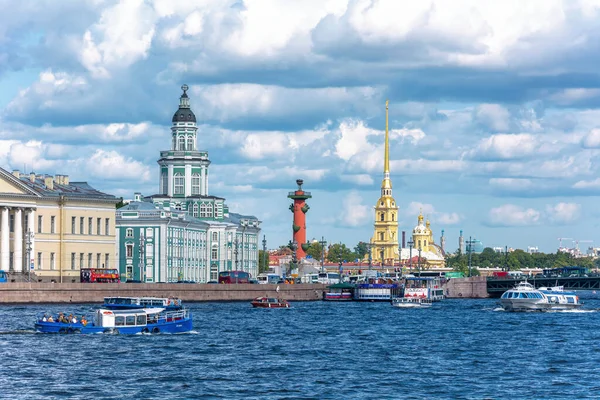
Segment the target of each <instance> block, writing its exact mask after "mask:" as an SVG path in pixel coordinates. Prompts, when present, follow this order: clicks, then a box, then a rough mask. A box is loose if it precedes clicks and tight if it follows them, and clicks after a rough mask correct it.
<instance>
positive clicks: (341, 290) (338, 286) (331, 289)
mask: <svg viewBox="0 0 600 400" xmlns="http://www.w3.org/2000/svg"><path fill="white" fill-rule="evenodd" d="M355 287H356V286H355V285H353V284H351V283H346V282H343V283H335V284H333V285H329V286H327V291H326V292H325V293H323V300H325V301H352V298H353V296H354V289H355Z"/></svg>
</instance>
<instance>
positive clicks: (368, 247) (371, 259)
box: [367, 243, 373, 272]
mask: <svg viewBox="0 0 600 400" xmlns="http://www.w3.org/2000/svg"><path fill="white" fill-rule="evenodd" d="M372 247H373V244H372V243H369V244H367V250H368V251H369V272H371V266H372V265H373V253H372V252H371V248H372Z"/></svg>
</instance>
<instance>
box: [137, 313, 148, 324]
mask: <svg viewBox="0 0 600 400" xmlns="http://www.w3.org/2000/svg"><path fill="white" fill-rule="evenodd" d="M137 325H146V316H145V315H138V316H137Z"/></svg>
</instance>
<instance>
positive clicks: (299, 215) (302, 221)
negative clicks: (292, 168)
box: [288, 179, 312, 260]
mask: <svg viewBox="0 0 600 400" xmlns="http://www.w3.org/2000/svg"><path fill="white" fill-rule="evenodd" d="M303 183H304V181H303V180H302V179H296V184H297V185H298V190H296V191H295V192H289V194H288V197H289V198H290V199H293V200H294V202H293V203H292V204H290V211H291V212H293V213H294V223H293V224H292V231H293V235H292V236H293V238H294V242H296V244H297V246H298V249H297V250H296V258H297V259H298V260H300V259H302V258H305V257H306V251H307V250H308V246H309V244H308V243H306V213H307V212H308V210H309V209H310V207H309V206H308V204H306V199H310V198H312V196H311V194H310V192H305V191H304V190H302V184H303Z"/></svg>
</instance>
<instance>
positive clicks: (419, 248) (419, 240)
mask: <svg viewBox="0 0 600 400" xmlns="http://www.w3.org/2000/svg"><path fill="white" fill-rule="evenodd" d="M417 248H418V249H420V248H421V241H420V240H419V247H417Z"/></svg>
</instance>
